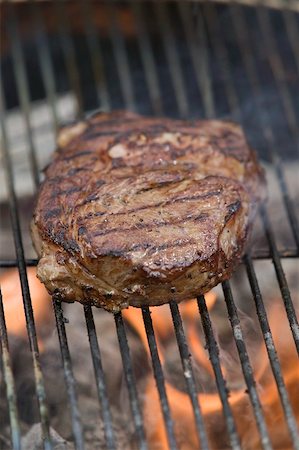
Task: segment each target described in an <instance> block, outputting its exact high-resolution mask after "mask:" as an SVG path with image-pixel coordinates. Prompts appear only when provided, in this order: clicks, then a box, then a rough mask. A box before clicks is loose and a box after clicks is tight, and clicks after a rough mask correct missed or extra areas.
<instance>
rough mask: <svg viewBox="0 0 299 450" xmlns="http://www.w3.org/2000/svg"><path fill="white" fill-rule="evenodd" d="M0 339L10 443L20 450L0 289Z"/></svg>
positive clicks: (14, 391) (18, 428) (12, 377)
mask: <svg viewBox="0 0 299 450" xmlns="http://www.w3.org/2000/svg"><path fill="white" fill-rule="evenodd" d="M0 337H1V341H0V344H1V345H0V347H1V356H2V367H3V376H4V381H5V387H6V398H7V403H8V410H9V419H10V426H11V442H12V446H13V449H14V450H21V432H20V422H19V414H18V408H17V396H16V388H15V382H14V376H13V372H12V368H11V360H10V356H9V346H8V338H7V329H6V323H5V317H4V309H3V300H2V292H1V289H0Z"/></svg>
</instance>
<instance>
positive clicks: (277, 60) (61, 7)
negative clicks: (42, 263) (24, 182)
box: [0, 0, 299, 450]
mask: <svg viewBox="0 0 299 450" xmlns="http://www.w3.org/2000/svg"><path fill="white" fill-rule="evenodd" d="M79 3H80V5H81V7H82V13H83V18H84V25H85V33H86V42H87V46H88V50H89V52H90V55H91V60H92V61H93V67H92V69H93V74H94V80H95V84H96V86H97V95H98V102H99V105H100V106H101V107H103V108H105V109H109V108H110V107H111V104H110V101H109V94H108V88H107V80H106V78H105V74H104V72H103V64H101V61H102V60H103V56H102V55H101V47H100V45H99V39H98V34H97V30H96V27H95V26H94V24H93V20H92V17H93V16H92V6H93V5H92V4H91V2H90V1H86V2H84V1H80V0H79ZM7 6H8V9H9V20H8V24H7V28H8V34H9V36H10V38H11V42H12V58H13V63H14V75H15V79H16V84H17V90H18V94H19V99H20V106H21V110H22V112H23V117H24V121H25V124H26V132H27V135H26V136H27V141H28V148H29V157H30V162H31V168H32V176H33V180H34V182H35V185H36V187H37V186H38V183H39V172H38V164H37V159H36V151H35V145H34V141H33V138H32V136H33V134H32V125H31V119H30V111H31V100H30V94H29V89H28V80H27V74H26V66H25V62H24V55H23V51H22V46H21V42H20V36H19V30H18V23H17V17H16V7H15V6H14V5H13V4H8V5H7ZM28 7H29V5H28ZM105 7H106V8H108V14H109V17H110V19H111V23H112V26H111V28H110V39H111V42H112V48H113V52H114V56H115V60H116V66H117V71H118V74H119V76H120V87H121V90H122V94H123V98H124V104H125V106H126V107H127V108H129V109H130V108H131V109H137V108H136V97H135V95H134V86H133V83H132V79H131V76H130V67H129V61H128V54H127V50H126V46H125V41H124V37H123V35H122V33H121V31H120V28H119V24H118V23H117V20H116V14H115V6H114V5H107V6H105ZM130 7H131V8H132V11H133V13H134V18H135V21H136V29H137V41H138V45H139V50H140V55H141V59H142V63H143V66H144V71H145V78H146V82H147V87H148V91H149V97H150V101H151V105H152V109H153V112H154V114H163V106H162V102H161V89H160V87H159V83H158V74H157V66H156V63H155V58H154V54H153V50H152V46H151V42H150V38H149V34H148V31H147V27H146V25H145V15H144V10H143V5H142V4H140V3H138V2H137V3H134V2H133V3H132V4H130ZM176 7H177V9H178V12H179V14H180V16H181V19H182V24H183V28H184V33H185V36H186V42H187V46H188V49H189V51H190V58H191V61H192V63H193V65H194V70H195V73H196V81H197V83H198V88H199V91H200V93H201V96H202V103H203V106H204V111H205V115H206V117H213V116H214V115H215V111H216V106H215V101H214V98H213V90H212V87H211V82H210V77H209V60H208V59H209V55H208V51H207V39H208V37H207V36H208V35H209V36H212V38H211V46H212V48H213V51H214V52H215V55H216V57H217V58H218V62H219V64H220V67H221V70H222V72H223V88H224V91H225V95H226V97H227V101H228V104H229V108H230V109H231V111H232V114H233V117H234V118H236V119H238V120H239V121H240V122H241V123H243V120H244V119H243V117H242V111H241V108H240V102H241V99H240V95H239V94H238V92H237V91H236V88H235V85H234V74H233V71H232V68H231V65H230V61H229V55H228V52H227V49H226V46H225V43H224V42H223V41H222V39H221V36H222V34H223V30H221V23H220V19H219V11H218V8H217V7H215V6H213V5H205V6H200V5H191V4H189V3H184V4H183V3H179V4H178V5H177V6H176ZM30 8H32V10H31V13H32V19H33V24H34V26H35V27H36V36H37V39H36V42H37V51H38V55H39V60H40V66H41V71H42V76H43V81H44V87H45V92H46V98H47V101H48V103H49V105H50V108H51V112H52V116H53V124H54V127H55V129H57V127H58V123H59V119H58V113H57V108H56V92H55V77H54V68H53V62H52V60H51V55H50V51H49V42H48V38H47V35H46V32H45V28H44V26H43V21H42V16H41V13H40V5H39V4H38V2H35V1H34V2H32V3H31V4H30ZM53 8H54V9H55V11H56V13H55V14H56V15H57V17H59V18H60V39H61V47H62V51H63V54H64V58H65V62H66V70H67V72H68V76H69V80H70V84H71V87H72V91H73V92H75V94H76V99H77V103H78V116H79V117H81V116H83V113H84V111H83V108H84V107H83V94H82V89H81V84H80V75H79V71H78V65H77V63H76V57H75V48H74V43H73V41H72V36H71V27H70V25H69V23H68V17H67V14H66V10H65V8H66V5H65V2H63V1H58V2H54V4H53ZM153 8H154V11H155V13H156V17H157V20H158V23H159V24H160V29H161V30H163V32H162V33H161V40H162V45H163V47H164V51H165V56H166V60H167V63H168V66H169V68H170V82H172V84H173V86H174V92H175V101H176V103H177V107H178V110H179V115H180V116H181V117H186V116H188V114H189V108H188V105H189V103H188V98H187V94H186V89H185V81H184V75H183V73H182V68H181V64H180V61H179V57H178V54H177V52H176V45H175V36H174V32H173V29H172V24H171V21H170V18H169V15H168V13H167V8H168V6H167V5H165V4H155V5H154V6H153ZM227 9H228V11H229V14H230V15H231V19H232V24H233V27H234V31H235V35H236V40H237V42H238V45H239V48H240V53H241V55H242V64H243V65H244V68H245V71H246V74H247V77H248V80H249V85H250V88H251V91H252V95H253V98H254V100H255V106H256V108H257V113H258V114H259V116H260V121H261V130H260V131H261V133H264V134H265V143H266V147H267V150H268V157H269V159H270V160H271V162H272V164H273V167H274V168H275V171H276V175H277V179H278V181H279V185H280V188H281V192H282V197H283V201H284V205H285V208H286V212H287V218H288V221H289V224H290V227H291V230H292V233H293V237H294V242H295V244H296V249H295V250H294V249H289V248H285V249H283V250H282V251H280V252H279V251H278V249H277V245H276V241H275V236H274V232H273V230H272V226H271V221H270V218H269V213H268V211H267V207H263V208H262V211H261V217H262V220H263V224H264V229H265V234H266V238H267V241H268V245H269V254H265V253H260V254H259V253H257V254H256V255H250V254H248V255H246V257H245V258H244V264H245V267H246V271H247V275H248V280H249V283H250V286H251V291H252V296H253V300H254V302H255V307H256V312H257V316H258V319H259V323H260V327H261V330H262V334H263V337H264V342H265V345H266V348H267V352H268V357H269V361H270V364H271V368H272V371H273V375H274V378H275V381H276V384H277V388H278V392H279V395H280V400H281V405H282V408H283V411H284V415H285V420H286V424H287V426H288V429H289V433H290V437H291V440H292V443H293V447H294V449H296V450H298V449H299V435H298V427H297V424H296V420H295V418H294V415H293V411H292V408H291V405H290V402H289V398H288V393H287V390H286V387H285V383H284V379H283V375H282V372H281V367H280V363H279V359H278V357H277V353H276V349H275V344H274V341H273V338H272V334H271V330H270V327H269V323H268V318H267V314H266V310H265V306H264V303H263V299H262V295H261V292H260V289H259V284H258V281H257V276H256V273H255V269H254V263H253V258H261V259H263V258H271V259H272V261H273V263H274V268H275V272H276V276H277V280H278V283H279V287H280V291H281V297H282V300H283V303H284V306H285V310H286V314H287V317H288V320H289V324H290V327H291V330H292V333H293V338H294V342H295V345H296V348H297V351H298V352H299V326H298V321H297V318H296V314H295V310H294V306H293V303H292V299H291V296H290V291H289V288H288V284H287V281H286V278H285V274H284V271H283V267H282V263H281V258H284V257H298V256H299V231H298V222H297V218H296V215H295V212H294V207H293V204H292V200H291V197H290V195H289V192H288V188H287V183H286V181H285V174H284V171H283V163H282V161H281V159H280V154H279V152H278V150H277V142H276V136H275V129H273V127H272V124H271V120H270V119H269V118H267V117H265V115H264V114H261V112H260V110H259V107H258V102H257V100H256V99H257V97H258V96H259V94H260V93H261V82H260V79H259V74H258V69H257V66H256V62H255V60H256V58H255V56H254V52H255V51H258V49H257V48H255V49H253V48H252V44H251V40H250V30H248V24H247V23H246V17H244V11H246V12H247V11H248V10H247V9H246V8H243V7H242V8H241V7H237V6H228V7H227ZM255 11H256V14H257V18H258V23H259V25H260V28H261V30H262V31H263V32H264V39H265V45H266V46H267V49H268V53H267V57H268V61H267V64H268V65H269V67H270V70H271V73H272V76H273V82H274V83H275V85H276V87H277V93H278V96H279V97H280V98H281V101H282V105H283V109H284V120H285V126H286V127H287V128H288V129H289V131H290V134H291V136H292V138H293V139H294V143H296V139H297V136H298V126H297V123H298V117H297V115H298V114H297V112H296V110H295V107H294V105H293V103H292V99H291V97H290V93H289V90H288V86H287V82H286V77H285V73H284V66H283V62H282V59H281V55H280V53H279V50H278V48H277V47H276V43H275V39H274V37H273V30H272V25H271V20H270V13H269V11H268V10H266V9H264V8H257V9H256V10H255ZM281 14H282V17H283V20H285V23H286V29H287V31H288V38H289V42H290V46H291V47H292V51H293V53H294V58H295V61H296V64H297V72H298V73H299V53H298V48H297V46H296V38H297V37H298V35H299V32H298V27H297V19H296V16H295V15H294V13H292V12H288V11H284V12H282V13H281ZM191 24H192V25H193V26H191ZM297 42H298V40H297ZM197 45H198V46H199V48H200V50H201V55H200V56H201V59H200V60H199V58H198V56H197V50H198V47H197ZM145 55H146V56H145ZM1 91H2V86H1ZM1 93H2V92H1ZM3 99H4V97H3V95H1V111H2V113H3V117H4V116H5V114H6V109H5V105H4V104H3V103H4V100H3ZM1 126H2V141H3V156H4V161H5V165H6V175H7V187H8V193H9V196H8V200H9V204H10V213H11V223H12V232H13V237H14V242H15V250H16V257H17V259H16V260H9V261H7V260H1V261H0V266H1V267H14V266H17V267H18V269H19V275H20V281H21V287H22V293H23V302H24V310H25V315H26V322H27V331H28V337H29V342H30V348H31V352H32V360H33V367H34V375H35V381H36V395H37V399H38V404H39V411H40V421H41V425H42V432H43V438H44V448H45V449H46V450H48V449H51V448H52V443H51V439H50V434H49V414H48V410H47V402H46V396H45V389H44V382H43V375H42V370H41V365H40V361H39V350H38V343H37V338H36V331H35V324H34V315H33V310H32V305H31V299H30V292H29V286H28V280H27V274H26V266H31V265H33V266H34V265H36V263H37V261H36V260H35V259H30V260H26V259H25V256H24V250H23V242H22V235H21V229H20V221H19V213H18V199H17V196H16V193H15V188H14V179H13V171H12V163H11V157H10V150H9V143H8V139H7V132H6V126H5V120H3V121H2V123H1ZM223 292H224V297H225V302H226V307H227V312H228V317H229V320H230V322H231V326H232V330H233V335H234V339H235V343H236V346H237V350H238V354H239V357H240V363H241V366H242V370H243V374H244V379H245V381H246V385H247V389H248V394H249V398H250V401H251V406H252V409H253V413H254V416H255V419H256V424H257V427H258V430H259V433H260V441H261V445H262V448H264V449H271V448H272V445H271V442H270V438H269V435H268V431H267V427H266V423H265V419H264V416H263V411H262V407H261V404H260V400H259V395H258V392H257V389H256V386H255V381H254V377H253V371H252V367H251V364H250V361H249V357H248V354H247V349H246V342H245V340H244V339H243V336H242V331H241V327H240V320H239V318H238V313H237V309H236V306H235V303H234V299H233V296H232V292H231V288H230V283H229V282H224V283H223ZM53 307H54V313H55V318H56V324H57V330H58V336H59V342H60V348H61V355H62V362H63V368H64V375H65V383H66V387H67V393H68V399H69V406H70V412H71V420H72V428H73V437H74V443H75V446H76V448H77V449H83V448H84V436H83V430H82V425H81V420H80V412H79V409H78V404H77V395H76V382H75V379H74V375H73V371H72V362H71V356H70V352H69V349H68V341H67V335H66V331H65V319H64V315H63V308H62V305H61V304H60V303H59V302H57V301H54V302H53ZM169 307H170V311H171V315H172V319H173V325H174V330H175V334H176V339H177V344H178V349H179V353H180V356H181V361H182V367H183V371H184V375H185V380H186V387H187V392H188V394H189V396H190V401H191V404H192V407H193V411H194V419H195V424H196V429H197V433H198V437H199V442H200V446H201V448H202V449H209V448H210V445H209V441H208V437H207V433H206V429H205V424H204V419H203V415H202V413H201V408H200V404H199V403H198V398H197V395H196V390H195V379H194V374H193V369H192V361H191V358H190V355H189V349H188V345H187V341H186V337H185V333H184V328H183V324H182V319H181V316H180V312H179V307H178V305H177V304H176V303H174V302H170V305H169ZM198 308H199V313H200V317H201V321H202V326H203V329H204V334H205V338H206V343H207V347H208V351H209V356H210V359H211V363H212V366H213V370H214V374H215V379H216V383H217V387H218V391H219V395H220V398H221V402H222V406H223V412H224V418H225V422H226V426H227V432H228V436H229V440H230V445H231V448H233V449H240V448H241V443H240V438H239V436H238V434H237V431H236V425H235V422H234V418H233V415H232V411H231V407H230V405H229V401H228V392H227V389H226V384H225V379H224V376H223V373H222V371H221V366H220V361H219V349H218V344H217V341H216V339H215V336H214V332H213V328H212V324H211V321H210V317H209V313H208V310H207V306H206V303H205V299H204V296H200V297H199V298H198ZM84 314H85V320H86V326H87V331H88V337H89V342H90V349H91V355H92V360H93V365H94V371H95V379H96V384H97V389H98V396H99V401H100V403H101V405H102V414H103V423H104V430H105V437H106V443H107V448H109V449H114V448H116V441H115V436H114V432H113V427H112V422H111V415H110V412H109V400H108V395H107V391H106V386H105V376H104V369H103V367H102V363H101V354H100V345H99V343H98V337H97V334H96V330H95V325H94V320H93V312H92V308H91V307H89V306H85V307H84ZM142 315H143V320H144V325H145V330H146V335H147V338H148V344H149V348H150V353H151V359H152V365H153V372H154V376H155V380H156V383H157V389H158V392H159V396H160V401H161V408H162V412H163V417H164V421H165V427H166V431H167V437H168V443H169V447H170V448H171V449H176V448H177V444H176V440H175V435H174V427H173V425H174V424H173V421H172V418H171V412H170V409H169V403H168V399H167V393H166V389H165V379H164V374H163V370H162V366H161V362H160V359H159V354H158V350H157V343H156V339H155V333H154V328H153V325H152V321H151V317H150V310H149V308H147V307H145V308H142ZM115 326H116V331H117V335H118V340H119V347H120V352H121V357H122V362H123V368H124V375H125V381H126V384H127V388H128V392H129V399H130V406H131V411H132V417H133V420H134V424H135V429H136V437H137V439H138V442H139V448H140V449H146V448H147V442H146V433H145V428H144V424H143V419H142V413H141V407H140V403H139V399H138V393H137V388H136V383H135V379H134V373H133V368H132V362H131V358H130V349H129V345H128V341H127V337H126V328H125V324H124V321H123V318H122V314H121V313H118V314H116V315H115ZM0 329H1V349H2V363H3V374H4V379H5V384H6V392H7V400H8V405H9V416H10V424H11V439H12V446H13V448H14V449H20V448H21V432H20V425H19V420H18V411H17V403H16V393H15V388H14V380H13V373H12V369H11V362H10V355H9V349H8V339H7V332H6V327H5V318H4V311H3V303H2V296H1V300H0Z"/></svg>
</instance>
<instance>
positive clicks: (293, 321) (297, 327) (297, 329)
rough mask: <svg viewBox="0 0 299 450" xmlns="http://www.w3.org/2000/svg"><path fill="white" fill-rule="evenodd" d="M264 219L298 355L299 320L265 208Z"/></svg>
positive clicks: (263, 209)
mask: <svg viewBox="0 0 299 450" xmlns="http://www.w3.org/2000/svg"><path fill="white" fill-rule="evenodd" d="M261 211H262V219H263V222H264V225H265V233H266V236H267V239H268V242H269V247H270V250H271V253H272V260H273V263H274V268H275V272H276V276H277V280H278V283H279V287H280V292H281V295H282V299H283V302H284V306H285V309H286V313H287V316H288V320H289V324H290V327H291V330H292V335H293V338H294V342H295V345H296V348H297V353H298V354H299V324H298V319H297V316H296V311H295V308H294V305H293V302H292V298H291V294H290V290H289V286H288V283H287V280H286V276H285V273H284V271H283V268H282V264H281V261H280V258H279V254H278V251H277V247H276V243H275V238H274V233H273V231H272V227H271V224H270V220H269V217H268V214H267V212H266V209H265V208H264V207H262V210H261Z"/></svg>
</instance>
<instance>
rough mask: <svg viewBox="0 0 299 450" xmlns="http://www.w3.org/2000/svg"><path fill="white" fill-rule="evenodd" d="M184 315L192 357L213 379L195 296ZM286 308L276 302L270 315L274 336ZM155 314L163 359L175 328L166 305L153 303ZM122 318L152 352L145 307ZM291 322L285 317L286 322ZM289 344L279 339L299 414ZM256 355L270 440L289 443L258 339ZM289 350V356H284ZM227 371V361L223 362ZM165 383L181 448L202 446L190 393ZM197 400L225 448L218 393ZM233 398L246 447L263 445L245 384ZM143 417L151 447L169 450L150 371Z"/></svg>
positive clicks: (214, 438)
mask: <svg viewBox="0 0 299 450" xmlns="http://www.w3.org/2000/svg"><path fill="white" fill-rule="evenodd" d="M215 301H216V295H215V293H214V292H209V293H208V294H207V295H206V303H207V307H208V309H211V308H213V306H214V304H215ZM180 311H181V315H182V317H183V319H184V320H185V322H186V326H185V328H186V337H187V340H188V342H189V346H190V349H191V352H192V355H193V357H194V358H195V360H196V362H197V363H198V364H199V365H200V367H202V368H204V369H206V370H207V372H208V373H209V374H210V376H211V379H213V378H214V375H213V369H212V366H211V363H210V361H209V359H208V355H207V352H206V350H205V349H204V347H203V345H202V343H201V342H200V338H199V334H198V331H197V330H198V316H199V314H198V308H197V302H196V301H195V300H191V301H189V302H185V303H183V304H182V305H181V308H180ZM282 316H284V314H283V312H282V311H280V310H278V308H274V307H273V308H272V310H271V314H270V317H269V321H270V323H271V325H272V333H273V338H274V340H277V338H279V337H280V334H281V329H282V328H281V326H282V325H283V319H281V317H282ZM151 317H152V321H153V325H154V329H155V334H156V340H157V346H158V351H159V356H160V359H161V363H162V364H164V363H165V359H166V354H165V350H164V346H163V342H165V341H166V340H167V339H169V338H170V337H169V336H171V334H173V333H174V332H173V326H172V319H171V315H170V312H169V308H168V307H167V306H163V307H159V308H152V310H151ZM124 318H125V319H126V321H127V322H129V323H130V325H131V326H132V327H133V329H134V330H135V331H136V332H137V333H138V335H139V336H140V338H141V340H142V343H143V345H144V347H145V348H146V350H147V352H148V354H149V349H148V345H147V338H146V332H145V330H144V325H143V321H142V314H141V311H140V310H138V309H136V308H129V309H127V310H125V311H124ZM284 325H285V326H286V328H287V329H288V327H287V323H285V324H284ZM291 347H292V346H290V340H286V342H285V343H284V345H282V344H281V343H280V344H279V347H278V352H279V354H280V356H281V355H284V357H283V358H282V360H281V362H282V370H283V373H284V380H285V383H286V386H287V389H288V392H289V395H290V399H291V401H293V403H294V404H293V405H292V406H293V410H294V412H295V415H296V417H297V418H299V402H298V401H297V402H296V401H295V400H294V399H296V398H297V399H298V398H299V370H298V361H297V357H296V352H295V351H294V349H292V348H291ZM255 353H256V355H257V356H256V357H255V358H251V359H252V362H253V368H254V373H255V379H256V381H257V386H258V391H259V395H260V399H261V403H262V406H263V410H264V414H265V418H266V423H267V426H268V430H269V434H270V437H271V439H272V445H273V447H274V448H275V449H279V450H280V449H282V448H283V449H286V450H287V449H289V448H291V443H290V442H289V435H288V430H287V428H286V425H285V422H284V416H283V410H282V407H281V405H280V399H279V394H278V391H277V387H276V383H275V381H274V378H273V375H272V373H271V370H270V369H269V360H268V357H267V352H266V348H265V346H264V345H263V344H261V345H260V347H259V348H258V351H257V352H256V351H255ZM286 355H287V356H286ZM222 370H223V373H224V374H225V367H222ZM165 388H166V392H167V396H168V401H169V407H170V410H171V414H172V418H173V420H174V426H175V434H176V438H177V442H178V446H179V449H180V450H194V449H197V448H199V443H198V440H197V432H196V428H195V422H194V416H193V409H192V406H191V403H190V399H189V396H188V395H187V394H186V393H185V392H182V391H180V390H179V389H177V388H176V387H174V386H173V385H172V384H171V383H170V382H169V381H168V380H166V381H165ZM198 401H199V403H200V406H201V411H202V413H203V415H204V419H205V424H206V427H207V431H208V436H209V440H210V443H211V445H212V448H215V449H222V448H226V447H227V446H228V445H227V442H226V441H225V439H226V438H225V436H226V426H225V421H224V419H223V413H222V404H221V400H220V397H219V394H218V393H199V394H198ZM229 403H230V406H231V408H232V411H233V415H234V418H235V422H236V426H237V429H238V432H239V434H240V436H241V439H242V444H243V445H244V448H248V449H252V450H255V449H258V448H260V441H259V433H258V431H257V428H256V425H255V421H254V417H253V413H252V410H251V406H250V401H249V397H248V395H247V394H245V392H244V387H242V389H241V388H239V389H237V390H234V391H232V392H231V393H230V396H229ZM144 417H145V421H146V425H147V435H148V440H149V446H150V449H152V450H167V449H168V448H169V446H168V441H167V435H166V430H165V426H164V420H163V416H162V412H161V408H160V400H159V395H158V391H157V388H156V384H155V381H154V379H153V378H152V377H149V378H148V381H147V385H146V389H145V395H144Z"/></svg>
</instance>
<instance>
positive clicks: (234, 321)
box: [222, 281, 272, 450]
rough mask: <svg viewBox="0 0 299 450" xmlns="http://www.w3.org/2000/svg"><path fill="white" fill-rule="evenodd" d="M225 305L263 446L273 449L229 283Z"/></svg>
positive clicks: (225, 293)
mask: <svg viewBox="0 0 299 450" xmlns="http://www.w3.org/2000/svg"><path fill="white" fill-rule="evenodd" d="M222 288H223V293H224V298H225V303H226V307H227V312H228V317H229V321H230V323H231V327H232V331H233V335H234V339H235V343H236V346H237V350H238V353H239V358H240V362H241V366H242V371H243V375H244V379H245V382H246V386H247V390H248V394H249V397H250V400H251V404H252V407H253V412H254V415H255V420H256V424H257V427H258V429H259V432H260V435H261V444H262V446H263V448H264V449H268V450H270V449H272V445H271V444H270V438H269V434H268V430H267V427H266V422H265V418H264V414H263V411H262V405H261V402H260V399H259V396H258V394H257V390H256V383H255V379H254V377H253V370H252V366H251V363H250V360H249V356H248V353H247V349H246V344H245V340H244V337H243V332H242V328H241V323H240V320H239V317H238V312H237V308H236V305H235V303H234V299H233V295H232V291H231V288H230V284H229V282H228V281H224V282H223V283H222Z"/></svg>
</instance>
